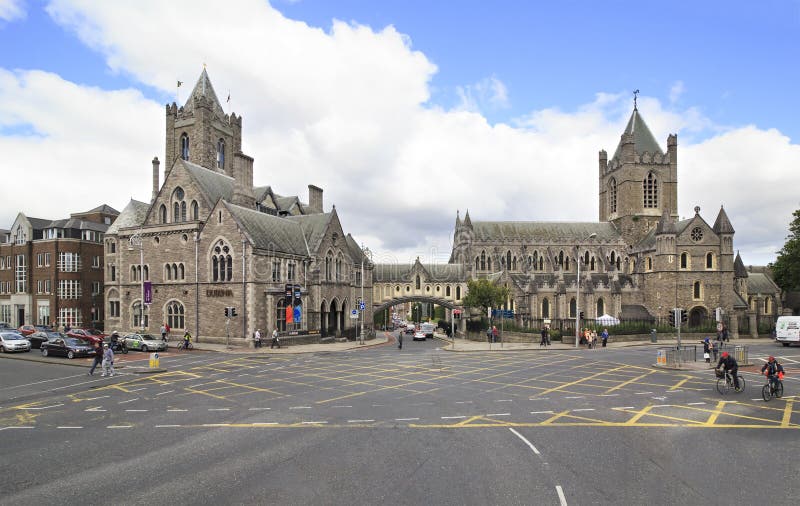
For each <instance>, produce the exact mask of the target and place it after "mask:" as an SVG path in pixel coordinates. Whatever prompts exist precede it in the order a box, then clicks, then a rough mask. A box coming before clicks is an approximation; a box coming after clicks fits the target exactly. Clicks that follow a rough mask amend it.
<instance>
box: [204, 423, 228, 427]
mask: <svg viewBox="0 0 800 506" xmlns="http://www.w3.org/2000/svg"><path fill="white" fill-rule="evenodd" d="M229 425H230V424H229V423H204V424H202V425H201V427H228V426H229Z"/></svg>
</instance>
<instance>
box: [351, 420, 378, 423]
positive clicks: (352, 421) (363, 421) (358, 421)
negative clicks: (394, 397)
mask: <svg viewBox="0 0 800 506" xmlns="http://www.w3.org/2000/svg"><path fill="white" fill-rule="evenodd" d="M374 421H375V420H347V423H367V422H374Z"/></svg>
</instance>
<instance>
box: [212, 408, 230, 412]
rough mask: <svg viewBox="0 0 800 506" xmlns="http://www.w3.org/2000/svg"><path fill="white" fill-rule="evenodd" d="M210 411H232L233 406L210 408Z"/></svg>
mask: <svg viewBox="0 0 800 506" xmlns="http://www.w3.org/2000/svg"><path fill="white" fill-rule="evenodd" d="M208 410H209V411H230V410H231V408H208Z"/></svg>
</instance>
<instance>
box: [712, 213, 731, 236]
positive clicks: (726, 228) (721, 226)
mask: <svg viewBox="0 0 800 506" xmlns="http://www.w3.org/2000/svg"><path fill="white" fill-rule="evenodd" d="M714 233H715V234H717V235H719V234H733V233H735V231H734V230H733V225H731V220H729V219H728V214H727V213H726V212H725V208H724V207H722V206H719V214H718V215H717V221H715V222H714Z"/></svg>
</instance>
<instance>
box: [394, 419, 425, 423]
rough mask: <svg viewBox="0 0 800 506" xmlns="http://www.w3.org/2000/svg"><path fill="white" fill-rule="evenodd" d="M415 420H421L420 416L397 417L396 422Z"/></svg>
mask: <svg viewBox="0 0 800 506" xmlns="http://www.w3.org/2000/svg"><path fill="white" fill-rule="evenodd" d="M414 420H419V418H395V419H394V421H395V422H412V421H414Z"/></svg>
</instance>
